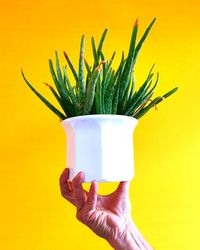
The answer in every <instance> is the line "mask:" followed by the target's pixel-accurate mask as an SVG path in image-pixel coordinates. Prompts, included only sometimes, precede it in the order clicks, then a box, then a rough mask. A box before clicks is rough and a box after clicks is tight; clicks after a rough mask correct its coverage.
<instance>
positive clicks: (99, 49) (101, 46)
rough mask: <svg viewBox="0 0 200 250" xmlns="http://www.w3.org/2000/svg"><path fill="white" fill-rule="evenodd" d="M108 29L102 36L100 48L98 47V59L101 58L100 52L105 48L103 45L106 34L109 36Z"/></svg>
mask: <svg viewBox="0 0 200 250" xmlns="http://www.w3.org/2000/svg"><path fill="white" fill-rule="evenodd" d="M107 31H108V30H107V29H105V30H104V32H103V34H102V36H101V39H100V42H99V46H98V49H97V54H98V57H99V56H100V52H101V50H102V48H103V43H104V40H105V37H106V34H107Z"/></svg>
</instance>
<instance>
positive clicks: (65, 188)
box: [60, 168, 71, 198]
mask: <svg viewBox="0 0 200 250" xmlns="http://www.w3.org/2000/svg"><path fill="white" fill-rule="evenodd" d="M68 178H69V169H67V168H65V169H64V170H63V172H62V174H61V176H60V191H61V194H62V196H64V197H65V198H66V196H67V194H68V192H70V191H71V185H70V182H69V180H68Z"/></svg>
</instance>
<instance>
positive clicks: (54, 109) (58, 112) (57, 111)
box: [21, 70, 67, 120]
mask: <svg viewBox="0 0 200 250" xmlns="http://www.w3.org/2000/svg"><path fill="white" fill-rule="evenodd" d="M21 73H22V76H23V79H24V81H25V82H26V84H27V85H28V86H29V88H30V89H31V90H32V91H33V92H34V94H35V95H36V96H37V97H38V98H39V99H40V100H41V101H42V102H43V103H44V104H45V105H46V106H47V107H48V108H49V109H50V110H51V111H52V112H53V113H54V114H56V115H57V116H58V117H59V118H60V119H61V120H64V119H66V118H67V117H66V116H65V115H64V114H62V113H61V112H60V111H59V110H58V109H57V108H55V107H54V106H53V105H52V104H51V103H50V102H49V101H47V99H46V98H45V97H43V96H42V95H41V94H40V93H39V92H38V91H37V90H36V89H35V88H34V87H33V86H32V85H31V83H30V82H29V81H28V80H27V79H26V77H25V75H24V72H23V70H21Z"/></svg>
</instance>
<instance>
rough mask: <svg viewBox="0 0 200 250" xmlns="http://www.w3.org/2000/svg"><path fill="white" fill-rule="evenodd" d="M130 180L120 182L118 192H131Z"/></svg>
mask: <svg viewBox="0 0 200 250" xmlns="http://www.w3.org/2000/svg"><path fill="white" fill-rule="evenodd" d="M129 187H130V181H122V182H120V183H119V185H118V187H117V190H116V192H125V193H128V192H129Z"/></svg>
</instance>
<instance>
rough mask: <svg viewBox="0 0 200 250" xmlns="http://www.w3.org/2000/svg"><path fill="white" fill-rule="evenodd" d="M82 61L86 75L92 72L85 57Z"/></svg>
mask: <svg viewBox="0 0 200 250" xmlns="http://www.w3.org/2000/svg"><path fill="white" fill-rule="evenodd" d="M84 63H85V67H86V69H87V73H88V75H91V74H92V70H91V67H90V65H89V63H88V62H87V60H86V59H85V58H84Z"/></svg>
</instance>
